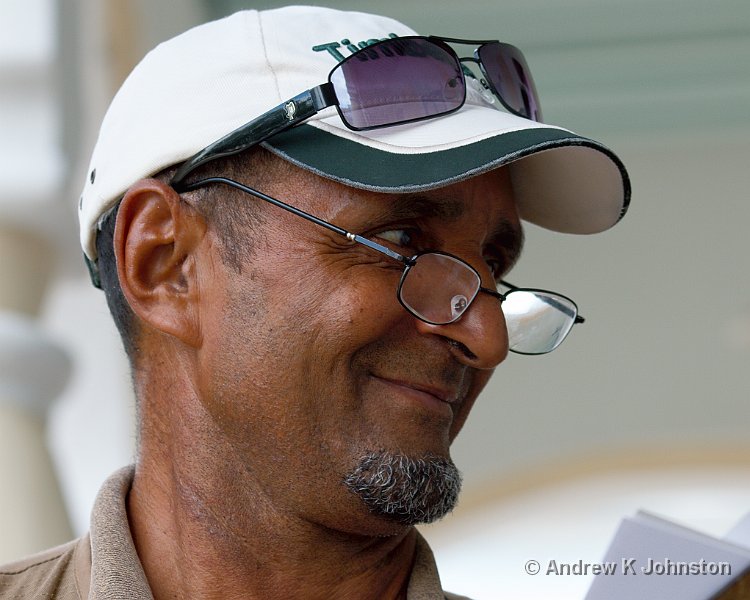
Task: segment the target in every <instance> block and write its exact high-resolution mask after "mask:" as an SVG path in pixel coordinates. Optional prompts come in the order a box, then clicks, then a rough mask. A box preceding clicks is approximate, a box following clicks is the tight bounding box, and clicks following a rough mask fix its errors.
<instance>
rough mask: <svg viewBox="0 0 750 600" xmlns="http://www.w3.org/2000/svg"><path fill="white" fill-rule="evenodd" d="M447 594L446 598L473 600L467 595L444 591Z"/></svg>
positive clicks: (450, 599) (447, 599)
mask: <svg viewBox="0 0 750 600" xmlns="http://www.w3.org/2000/svg"><path fill="white" fill-rule="evenodd" d="M443 593H444V594H445V600H471V598H467V597H466V596H459V595H458V594H451V593H450V592H443Z"/></svg>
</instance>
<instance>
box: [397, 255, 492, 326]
mask: <svg viewBox="0 0 750 600" xmlns="http://www.w3.org/2000/svg"><path fill="white" fill-rule="evenodd" d="M480 285H481V282H480V279H479V275H478V274H477V272H476V271H474V270H473V269H472V268H471V267H469V266H468V265H467V264H465V263H464V262H462V261H460V260H458V259H456V258H454V257H452V256H448V255H447V254H438V253H433V252H431V253H429V254H421V255H419V256H418V257H417V258H416V259H415V262H414V263H413V264H412V265H411V266H408V267H407V268H406V270H405V271H404V274H403V276H402V277H401V284H400V285H399V299H400V300H401V303H402V304H403V305H404V306H405V307H406V309H407V310H409V311H410V312H411V313H412V314H414V315H416V316H417V317H419V318H420V319H422V320H423V321H426V322H428V323H433V324H435V325H445V324H446V323H452V322H453V321H456V320H457V319H459V318H460V317H461V315H462V314H463V313H464V311H465V310H466V309H467V308H468V307H469V305H470V304H471V302H472V301H473V300H474V298H475V296H476V295H477V293H478V292H479V287H480Z"/></svg>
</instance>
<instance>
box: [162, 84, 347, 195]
mask: <svg viewBox="0 0 750 600" xmlns="http://www.w3.org/2000/svg"><path fill="white" fill-rule="evenodd" d="M337 103H338V100H337V98H336V92H334V90H333V85H332V84H331V83H330V82H327V83H324V84H321V85H319V86H316V87H314V88H311V89H309V90H307V91H306V92H302V93H301V94H298V95H297V96H295V97H294V98H290V99H289V100H287V101H285V102H282V103H281V104H279V105H278V106H276V107H274V108H272V109H271V110H269V111H267V112H265V113H263V114H262V115H260V116H259V117H257V118H255V119H253V120H252V121H250V122H248V123H245V124H244V125H242V126H241V127H239V128H237V129H235V130H234V131H232V132H231V133H228V134H227V135H225V136H224V137H223V138H221V139H220V140H218V141H216V142H214V143H213V144H211V145H210V146H206V147H205V148H204V149H203V150H201V151H200V152H198V153H197V154H194V155H193V156H191V157H190V158H188V159H187V160H186V161H185V162H184V163H182V165H181V166H180V167H179V169H177V172H176V173H175V174H174V177H173V178H172V181H171V182H170V185H171V186H172V187H173V188H174V189H175V190H177V191H178V192H180V191H184V184H183V181H184V180H185V178H186V177H187V176H188V175H189V174H190V173H192V172H193V171H194V170H195V169H197V168H198V167H199V166H201V165H202V164H204V163H207V162H209V161H211V160H215V159H217V158H222V157H224V156H230V155H232V154H237V153H238V152H242V151H243V150H245V149H247V148H250V147H252V146H255V145H256V144H260V143H261V142H263V141H265V140H267V139H268V138H270V137H272V136H274V135H276V134H277V133H281V132H282V131H284V130H285V129H289V128H290V127H294V126H295V125H297V124H299V123H301V122H302V121H304V120H305V119H309V118H310V117H312V116H313V115H315V114H317V113H318V112H320V111H321V110H323V109H324V108H327V107H328V106H333V105H335V104H337Z"/></svg>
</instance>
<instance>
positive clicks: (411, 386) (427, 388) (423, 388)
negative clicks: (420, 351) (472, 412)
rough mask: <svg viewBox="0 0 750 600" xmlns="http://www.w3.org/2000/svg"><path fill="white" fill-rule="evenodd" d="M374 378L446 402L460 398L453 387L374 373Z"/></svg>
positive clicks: (449, 402) (452, 402)
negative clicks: (443, 386) (391, 377)
mask: <svg viewBox="0 0 750 600" xmlns="http://www.w3.org/2000/svg"><path fill="white" fill-rule="evenodd" d="M374 377H375V378H377V379H380V380H381V381H383V382H385V383H387V384H390V385H392V386H396V387H401V388H406V389H407V390H413V391H417V392H420V393H423V394H427V395H429V396H432V397H433V398H435V399H437V400H440V401H441V402H445V403H446V404H451V405H453V404H458V402H459V400H460V393H459V391H458V390H455V389H450V390H449V389H447V388H441V387H437V386H434V385H429V384H424V383H416V382H413V381H406V380H402V379H389V378H387V377H379V376H377V375H374Z"/></svg>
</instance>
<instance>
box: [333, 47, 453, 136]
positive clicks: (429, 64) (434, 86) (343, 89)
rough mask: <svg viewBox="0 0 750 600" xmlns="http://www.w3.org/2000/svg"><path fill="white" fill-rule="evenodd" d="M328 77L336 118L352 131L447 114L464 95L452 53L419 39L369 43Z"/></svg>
mask: <svg viewBox="0 0 750 600" xmlns="http://www.w3.org/2000/svg"><path fill="white" fill-rule="evenodd" d="M330 81H331V84H332V85H333V88H334V90H335V91H336V96H337V98H338V101H339V112H340V113H341V118H342V119H344V121H346V123H347V124H348V125H350V126H351V127H354V128H355V129H369V128H372V127H380V126H383V125H394V124H397V123H404V122H408V121H414V120H417V119H423V118H425V117H430V116H437V115H441V114H444V113H448V112H451V111H453V110H456V109H457V108H459V107H460V106H461V105H462V104H463V102H464V98H465V95H466V90H465V83H464V78H463V75H462V73H461V66H460V64H459V62H458V59H457V58H456V56H455V54H454V53H452V52H451V51H450V50H449V49H448V47H445V48H444V47H443V46H441V45H439V44H437V43H435V42H434V41H432V40H427V39H423V38H393V39H390V40H385V41H383V42H381V43H379V44H374V45H372V46H369V47H367V48H365V49H364V50H362V51H360V52H358V53H357V54H354V55H352V56H351V57H349V58H348V59H346V60H345V61H343V62H341V63H340V64H339V65H338V67H337V68H336V69H334V70H333V71H332V72H331V75H330Z"/></svg>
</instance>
